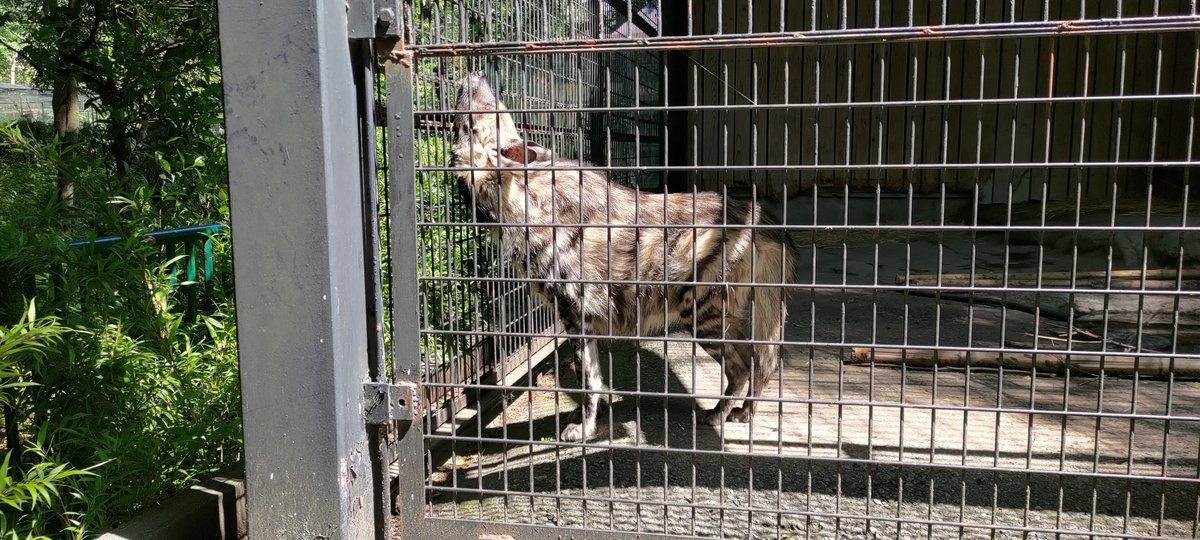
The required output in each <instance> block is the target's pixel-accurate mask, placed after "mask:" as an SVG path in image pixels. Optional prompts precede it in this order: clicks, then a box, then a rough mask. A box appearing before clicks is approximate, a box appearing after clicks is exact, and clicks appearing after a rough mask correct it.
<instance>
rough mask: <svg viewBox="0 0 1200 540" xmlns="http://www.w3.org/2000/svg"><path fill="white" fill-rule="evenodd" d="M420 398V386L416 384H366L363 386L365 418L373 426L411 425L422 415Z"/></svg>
mask: <svg viewBox="0 0 1200 540" xmlns="http://www.w3.org/2000/svg"><path fill="white" fill-rule="evenodd" d="M420 396H421V394H420V385H418V384H417V383H414V382H399V383H395V384H391V383H381V382H369V383H366V384H364V385H363V417H364V418H365V419H366V421H367V424H371V425H382V424H387V423H388V422H403V423H406V424H411V423H412V421H413V419H414V418H416V417H417V416H418V415H419V414H420V413H419V407H420V403H421V399H420Z"/></svg>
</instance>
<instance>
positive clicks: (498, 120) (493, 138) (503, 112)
mask: <svg viewBox="0 0 1200 540" xmlns="http://www.w3.org/2000/svg"><path fill="white" fill-rule="evenodd" d="M456 108H457V109H458V110H459V111H463V112H460V113H458V115H457V116H456V117H455V118H454V129H455V131H456V137H455V140H454V149H453V150H454V162H455V165H456V166H458V167H464V168H491V167H496V166H497V165H499V163H497V161H498V160H497V157H496V154H497V152H504V151H505V150H507V149H509V148H514V147H520V146H522V140H521V134H520V133H519V132H517V125H516V123H514V122H513V118H512V115H511V114H509V113H508V107H505V106H504V103H502V102H501V101H500V98H499V97H497V96H496V94H495V92H493V91H492V87H491V85H489V84H488V82H487V79H485V78H483V73H482V72H478V71H477V72H475V73H471V74H468V75H467V76H466V77H464V78H463V80H462V82H461V83H459V85H458V104H457V105H456ZM480 174H486V173H481V172H479V171H476V176H478V175H480Z"/></svg>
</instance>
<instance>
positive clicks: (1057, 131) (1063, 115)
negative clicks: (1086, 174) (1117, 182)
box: [1049, 0, 1082, 200]
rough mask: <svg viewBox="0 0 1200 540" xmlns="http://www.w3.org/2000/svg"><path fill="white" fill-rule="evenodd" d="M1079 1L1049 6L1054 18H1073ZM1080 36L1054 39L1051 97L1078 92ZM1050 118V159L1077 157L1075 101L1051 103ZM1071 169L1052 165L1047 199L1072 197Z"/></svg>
mask: <svg viewBox="0 0 1200 540" xmlns="http://www.w3.org/2000/svg"><path fill="white" fill-rule="evenodd" d="M1079 1H1080V0H1063V1H1062V2H1060V3H1058V4H1057V5H1056V7H1057V10H1054V9H1053V8H1052V13H1053V14H1054V17H1055V18H1056V19H1057V20H1063V19H1064V17H1073V16H1074V15H1072V14H1077V13H1078V12H1079ZM1080 44H1081V38H1080V37H1078V36H1064V37H1060V38H1055V39H1054V55H1053V61H1054V69H1055V73H1054V88H1053V94H1052V96H1053V97H1072V96H1077V95H1079V94H1080V92H1079V91H1078V86H1077V85H1078V84H1079V83H1080V82H1082V77H1081V73H1080V72H1079V71H1078V70H1077V67H1076V66H1077V64H1078V63H1079V61H1080V59H1081V56H1080V49H1081V47H1080ZM1050 115H1051V118H1053V121H1052V127H1051V133H1050V139H1051V142H1050V161H1052V162H1056V163H1061V162H1068V161H1073V160H1075V159H1077V153H1076V152H1074V146H1073V142H1074V141H1075V132H1076V131H1077V126H1078V125H1079V118H1078V115H1079V113H1078V107H1077V104H1075V103H1061V102H1060V103H1055V104H1054V105H1052V106H1051V107H1050ZM1073 174H1074V171H1072V170H1071V169H1069V168H1056V169H1051V170H1050V171H1049V178H1050V189H1051V192H1050V199H1051V200H1067V199H1071V198H1073V197H1074V194H1075V180H1074V177H1073Z"/></svg>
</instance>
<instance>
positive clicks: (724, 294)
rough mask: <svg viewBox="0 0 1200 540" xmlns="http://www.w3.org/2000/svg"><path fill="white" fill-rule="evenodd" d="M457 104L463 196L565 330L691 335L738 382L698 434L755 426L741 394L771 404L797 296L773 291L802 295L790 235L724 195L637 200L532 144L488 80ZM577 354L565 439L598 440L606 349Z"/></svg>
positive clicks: (473, 80)
mask: <svg viewBox="0 0 1200 540" xmlns="http://www.w3.org/2000/svg"><path fill="white" fill-rule="evenodd" d="M458 92H459V93H458V104H457V108H458V110H459V111H462V112H460V113H459V114H458V115H457V117H456V119H455V128H456V131H457V138H456V140H455V142H454V147H453V153H454V160H455V164H456V167H458V168H459V170H457V171H456V176H457V177H458V179H459V183H460V187H462V188H463V189H464V191H465V192H466V193H468V194H469V196H470V198H471V199H472V200H473V201H474V205H475V208H476V211H477V214H478V215H479V216H481V219H486V220H488V221H492V222H495V223H498V224H500V225H498V226H497V227H495V228H494V230H495V231H497V234H498V236H499V241H500V245H501V249H502V251H503V252H504V254H505V255H506V256H507V257H508V258H509V259H510V260H511V262H512V263H513V265H514V267H515V268H516V269H518V270H519V271H521V272H523V273H524V275H525V277H528V278H529V279H530V280H531V281H532V285H531V288H532V289H533V290H534V291H535V293H537V294H538V295H539V296H540V297H542V298H543V299H544V300H546V301H548V302H550V303H551V304H552V305H553V306H554V307H555V308H556V309H557V310H558V315H559V318H560V320H561V321H562V323H563V324H564V326H565V328H566V329H567V331H568V332H570V333H572V334H577V335H584V336H598V337H603V336H606V335H611V336H651V335H663V334H662V332H663V331H664V329H665V328H667V327H671V326H684V327H687V328H688V329H689V330H691V331H693V332H694V334H693V335H695V336H696V337H697V338H698V339H699V341H700V345H701V346H702V347H703V348H704V350H706V351H708V353H709V354H711V355H712V356H713V357H714V358H716V359H717V360H718V361H720V362H721V364H722V365H723V366H724V372H725V375H726V377H727V379H728V386H727V387H726V388H725V392H724V398H723V399H721V400H720V401H719V402H718V403H717V405H716V407H714V408H713V409H711V410H706V411H701V412H700V413H699V414H698V417H697V420H698V422H701V423H705V424H709V425H717V424H719V423H720V422H721V421H722V420H723V419H725V420H729V421H732V422H746V421H748V420H749V419H750V417H751V415H753V413H754V407H755V404H756V402H755V401H754V400H753V399H750V400H743V404H742V406H741V407H739V408H736V409H735V408H734V407H733V403H734V401H736V398H735V397H734V395H735V393H736V392H738V391H739V390H740V389H741V388H742V386H743V385H745V384H746V383H747V382H749V388H748V389H747V391H746V395H747V396H750V397H754V398H757V397H759V396H761V395H762V392H763V389H764V387H765V386H766V384H767V382H768V380H769V379H770V377H771V376H772V375H773V374H774V372H775V368H776V365H777V363H778V360H779V342H780V341H781V340H782V338H783V335H782V334H783V324H784V317H785V315H786V313H785V303H786V300H787V298H786V297H787V294H788V291H787V290H786V288H785V287H781V286H770V285H784V284H787V283H790V282H792V279H793V269H794V258H793V254H792V248H791V244H790V241H789V240H788V239H787V236H786V235H785V234H783V233H782V232H781V231H780V230H779V229H777V228H770V227H769V225H770V223H771V222H770V221H769V220H768V218H767V217H766V216H765V215H764V213H763V211H762V209H761V208H760V207H758V206H757V205H754V204H749V203H746V202H742V201H735V200H727V199H726V198H724V197H722V196H721V195H720V194H718V193H712V192H700V193H671V194H666V195H664V194H659V193H643V192H639V191H636V190H633V189H630V188H628V187H624V186H621V185H618V184H614V183H612V182H609V181H608V179H607V178H606V177H605V174H604V173H603V172H602V171H596V170H589V169H588V165H586V164H581V163H579V162H575V161H569V160H566V159H562V158H560V157H558V156H557V155H555V154H554V152H553V151H552V150H550V149H547V148H544V147H542V146H540V145H537V144H535V143H533V142H530V141H527V140H525V139H524V138H522V137H521V134H520V133H519V132H518V131H517V128H516V124H515V123H514V122H513V118H512V116H511V114H509V113H508V112H507V109H506V108H505V106H504V104H503V103H501V102H500V101H499V99H498V98H497V97H496V96H495V94H494V93H493V92H492V89H491V87H490V86H489V85H488V83H487V81H486V80H485V79H484V78H483V77H482V76H481V75H480V74H478V73H476V74H472V75H468V76H467V77H466V79H465V80H463V81H462V83H461V84H460V86H459V90H458ZM663 225H666V226H665V227H664V226H663ZM742 226H745V227H742ZM760 226H767V228H759V227H760ZM746 283H754V284H756V285H755V286H746V285H741V284H746ZM763 285H766V286H763ZM746 340H750V341H751V342H752V343H747V342H745V341H746ZM575 350H576V355H577V357H578V359H579V360H581V362H576V365H575V369H576V373H577V374H578V375H579V380H580V383H581V385H582V386H583V390H584V399H583V413H582V421H581V422H580V423H571V424H568V425H567V427H566V429H564V430H563V432H562V435H561V439H562V440H565V441H581V440H587V439H588V438H590V437H591V436H592V435H593V433H594V432H595V429H596V410H597V405H598V404H599V399H600V394H599V392H600V391H601V390H602V386H603V381H602V379H601V376H600V369H599V365H598V364H599V353H598V351H597V348H596V339H594V338H591V337H587V338H583V339H580V340H578V341H577V343H576V347H575ZM579 364H582V366H580V365H579Z"/></svg>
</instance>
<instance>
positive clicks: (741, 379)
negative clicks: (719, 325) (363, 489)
mask: <svg viewBox="0 0 1200 540" xmlns="http://www.w3.org/2000/svg"><path fill="white" fill-rule="evenodd" d="M731 334H733V333H731ZM709 337H710V338H713V337H718V336H709ZM726 339H742V338H741V335H740V333H737V334H733V335H727V336H726ZM700 345H701V346H702V347H704V350H706V351H708V354H710V355H712V357H713V358H714V359H716V361H717V362H719V363H720V364H721V366H722V367H723V368H724V372H725V379H726V380H727V381H728V382H727V384H726V386H725V392H724V394H723V395H722V398H721V400H720V401H718V402H717V405H716V406H715V407H713V408H711V409H707V410H702V411H700V412H699V413H697V414H696V423H698V424H708V425H710V426H716V425H719V424H720V423H721V421H722V420H728V421H730V422H748V421H749V415H750V413H752V412H753V408H746V407H745V406H743V407H742V408H739V409H736V410H735V409H734V408H733V403H734V401H735V400H736V397H735V396H736V394H737V393H738V392H739V391H740V390H741V389H742V387H743V386H745V384H746V382H747V380H749V378H750V364H749V362H750V359H751V358H752V355H753V351H752V350H751V349H750V346H748V345H745V344H742V343H711V342H704V343H701V344H700ZM749 403H750V402H747V404H749Z"/></svg>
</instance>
